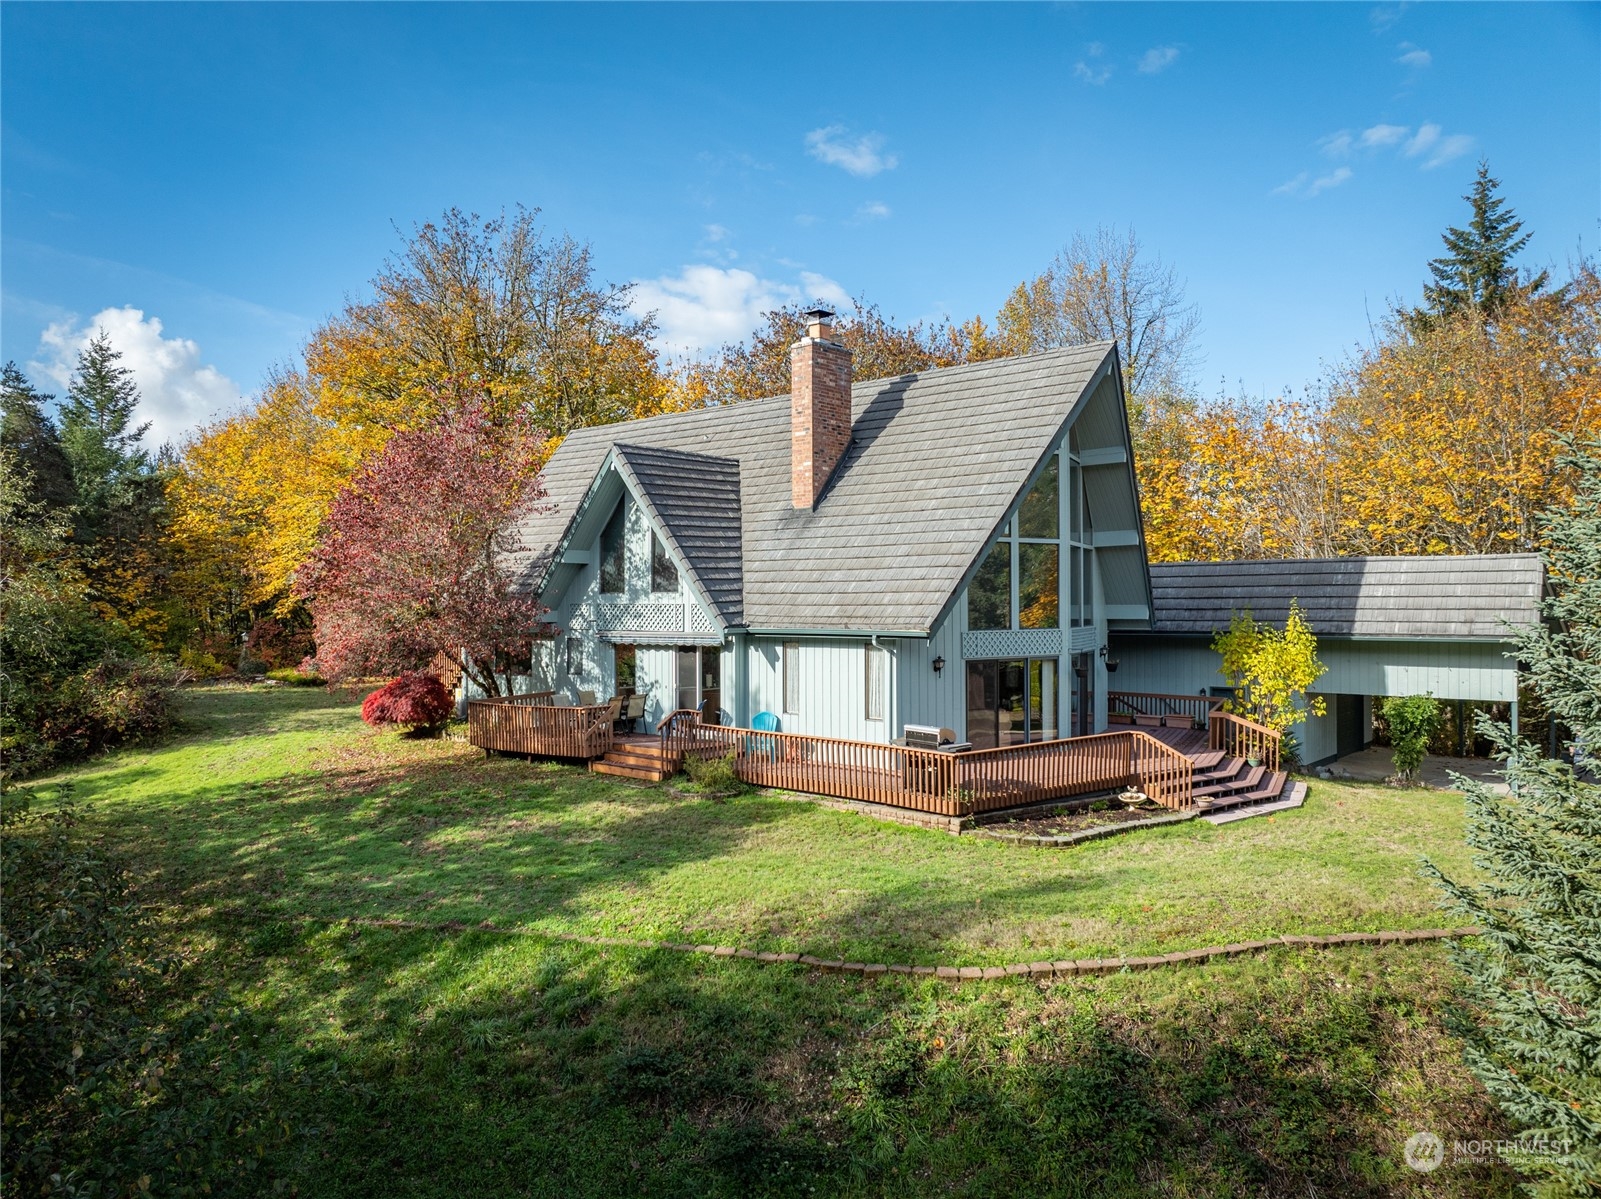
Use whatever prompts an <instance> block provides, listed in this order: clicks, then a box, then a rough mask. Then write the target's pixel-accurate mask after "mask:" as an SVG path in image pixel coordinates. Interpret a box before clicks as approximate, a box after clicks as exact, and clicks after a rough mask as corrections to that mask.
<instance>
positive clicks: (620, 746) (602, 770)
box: [589, 737, 679, 783]
mask: <svg viewBox="0 0 1601 1199" xmlns="http://www.w3.org/2000/svg"><path fill="white" fill-rule="evenodd" d="M678 765H679V763H678V755H677V754H667V753H664V752H663V751H662V744H661V742H660V741H658V740H656V739H655V738H654V737H652V738H649V739H644V738H641V739H640V740H638V741H618V742H616V743H615V744H614V745H613V746H612V748H611V750H610V751H609V752H608V753H607V754H606V756H605V757H603V758H596V759H595V760H594V761H592V762H590V764H589V769H590V770H591V772H593V773H595V774H612V775H616V776H618V777H619V778H625V779H641V780H643V781H645V782H651V783H659V782H661V781H662V780H663V779H668V778H671V777H672V776H673V775H675V774H677V773H678Z"/></svg>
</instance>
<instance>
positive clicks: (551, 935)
mask: <svg viewBox="0 0 1601 1199" xmlns="http://www.w3.org/2000/svg"><path fill="white" fill-rule="evenodd" d="M289 919H290V920H292V921H293V922H295V923H299V924H330V925H338V924H343V925H346V926H348V927H354V928H385V929H396V930H400V931H404V932H446V933H463V932H484V933H499V934H502V935H504V936H513V937H543V938H545V939H546V940H549V941H566V942H571V943H574V944H579V945H600V946H606V947H610V948H617V949H647V950H663V949H665V950H671V951H672V952H674V953H702V954H707V955H709V956H711V957H718V958H744V959H745V960H747V961H753V962H794V963H797V964H799V965H802V966H810V967H811V968H812V969H814V970H821V971H824V972H825V973H826V972H834V973H840V974H860V975H863V976H864V977H875V976H878V975H884V974H908V975H928V976H932V977H934V978H943V979H948V980H950V981H951V982H971V981H974V980H977V979H996V978H1012V977H1019V976H1022V977H1029V978H1068V977H1072V976H1074V975H1080V974H1121V973H1122V972H1123V971H1125V970H1155V969H1157V968H1158V967H1160V966H1187V965H1192V964H1194V963H1197V962H1206V961H1209V960H1210V959H1212V958H1232V957H1240V956H1243V955H1244V954H1248V953H1260V952H1262V951H1263V950H1267V949H1278V948H1282V947H1286V946H1288V947H1291V948H1306V949H1328V948H1334V947H1337V946H1341V945H1400V944H1409V943H1412V942H1416V941H1443V940H1451V939H1454V938H1457V937H1476V936H1478V935H1480V933H1482V932H1483V931H1484V930H1482V929H1478V928H1419V929H1410V930H1403V931H1400V932H1380V933H1332V934H1330V935H1328V936H1293V935H1292V936H1283V937H1272V938H1270V939H1268V940H1266V941H1237V942H1235V943H1234V944H1232V945H1211V946H1208V947H1207V948H1205V949H1186V950H1182V951H1180V952H1178V953H1164V954H1157V955H1155V956H1151V957H1133V958H1129V957H1116V958H1077V959H1063V960H1060V961H1054V962H1046V961H1038V962H1013V963H1012V964H1011V965H1007V966H903V965H894V966H890V965H884V964H881V963H877V962H847V961H845V960H844V959H843V958H832V959H830V958H819V957H814V956H813V955H812V954H809V953H772V952H769V951H765V950H764V951H761V952H758V951H756V950H753V949H735V948H733V947H731V946H728V945H691V944H689V943H688V942H687V941H636V940H630V939H629V938H627V937H591V936H585V935H584V934H582V933H556V932H544V931H541V930H539V929H531V928H502V927H500V926H499V925H497V924H494V923H492V922H490V921H488V920H485V921H483V922H482V923H480V924H464V923H462V922H461V921H460V920H446V921H443V922H441V923H434V924H430V923H427V922H425V921H420V920H383V919H379V918H377V917H363V916H347V917H343V918H341V917H327V916H294V917H290V918H289Z"/></svg>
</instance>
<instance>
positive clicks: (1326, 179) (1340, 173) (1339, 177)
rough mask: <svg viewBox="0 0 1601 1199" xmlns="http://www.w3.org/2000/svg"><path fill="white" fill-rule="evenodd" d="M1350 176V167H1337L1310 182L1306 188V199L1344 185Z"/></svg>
mask: <svg viewBox="0 0 1601 1199" xmlns="http://www.w3.org/2000/svg"><path fill="white" fill-rule="evenodd" d="M1351 174H1352V172H1351V168H1350V167H1337V168H1335V170H1333V171H1332V172H1330V173H1329V174H1327V175H1323V176H1321V177H1319V178H1317V179H1314V180H1312V182H1311V183H1310V184H1309V185H1308V186H1307V189H1306V198H1307V199H1308V200H1310V199H1311V198H1312V197H1313V196H1315V195H1317V194H1318V193H1319V192H1326V191H1328V190H1329V188H1331V187H1339V186H1340V184H1342V183H1344V182H1345V181H1346V180H1347V179H1349V178H1350V177H1351Z"/></svg>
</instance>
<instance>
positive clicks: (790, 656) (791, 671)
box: [778, 641, 800, 716]
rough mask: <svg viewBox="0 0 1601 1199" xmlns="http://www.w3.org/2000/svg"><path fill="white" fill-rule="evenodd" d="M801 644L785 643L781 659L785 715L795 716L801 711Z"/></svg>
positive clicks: (794, 642) (780, 670) (780, 671)
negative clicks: (799, 660)
mask: <svg viewBox="0 0 1601 1199" xmlns="http://www.w3.org/2000/svg"><path fill="white" fill-rule="evenodd" d="M799 657H800V642H798V641H786V642H784V648H783V652H782V653H781V655H780V659H779V664H778V665H779V673H780V674H781V675H782V676H783V680H782V681H783V686H784V714H785V715H786V716H793V715H794V714H795V713H797V712H799V711H800V663H799V662H798V661H797V659H798V658H799Z"/></svg>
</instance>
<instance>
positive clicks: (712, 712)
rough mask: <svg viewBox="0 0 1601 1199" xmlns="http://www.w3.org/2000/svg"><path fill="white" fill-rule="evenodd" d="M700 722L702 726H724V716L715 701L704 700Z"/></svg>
mask: <svg viewBox="0 0 1601 1199" xmlns="http://www.w3.org/2000/svg"><path fill="white" fill-rule="evenodd" d="M700 722H701V723H702V724H722V723H723V714H722V713H721V712H720V711H718V710H717V701H716V700H715V699H708V700H702V701H701V705H700Z"/></svg>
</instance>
